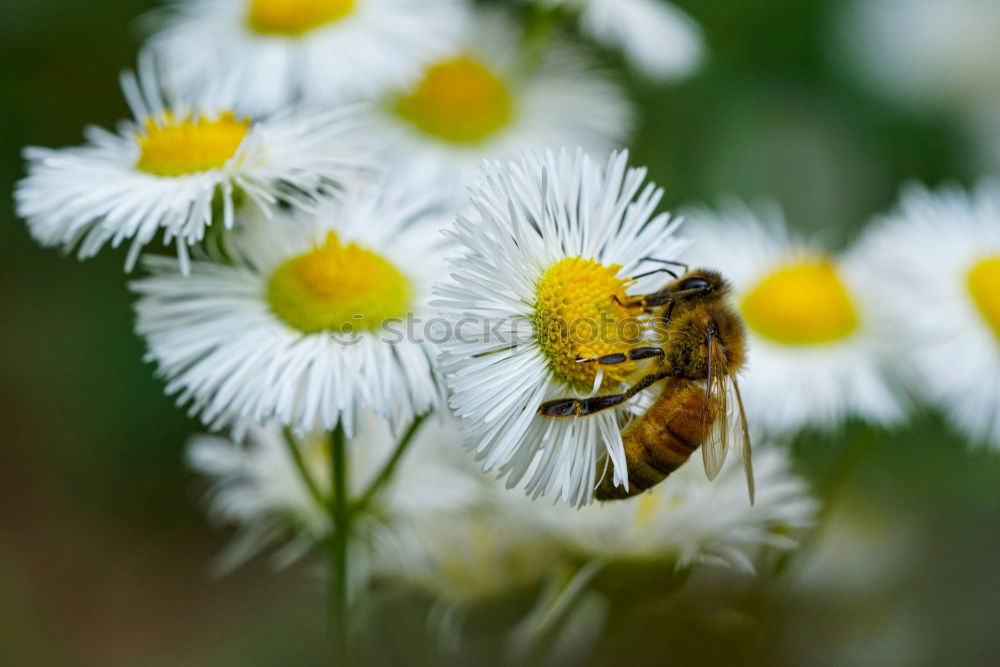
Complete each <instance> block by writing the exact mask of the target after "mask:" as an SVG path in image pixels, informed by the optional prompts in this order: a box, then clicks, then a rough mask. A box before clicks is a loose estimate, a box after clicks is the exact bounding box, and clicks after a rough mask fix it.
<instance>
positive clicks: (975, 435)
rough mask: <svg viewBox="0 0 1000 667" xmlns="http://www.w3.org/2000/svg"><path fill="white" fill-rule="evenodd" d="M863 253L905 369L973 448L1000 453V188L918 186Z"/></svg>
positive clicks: (868, 284)
mask: <svg viewBox="0 0 1000 667" xmlns="http://www.w3.org/2000/svg"><path fill="white" fill-rule="evenodd" d="M860 254H862V256H863V257H864V258H865V259H866V260H867V264H868V266H869V268H870V273H869V275H870V278H869V279H868V281H867V282H866V284H865V289H866V290H868V291H869V292H870V293H871V294H872V296H873V298H874V299H876V300H877V302H878V303H879V304H880V308H881V309H882V312H883V314H884V315H885V316H886V317H887V318H888V319H889V321H890V322H891V326H892V331H893V337H894V340H895V341H896V344H895V346H894V348H893V349H894V352H893V359H894V360H896V361H897V362H898V363H899V366H900V370H901V371H902V372H904V374H905V376H906V377H908V378H909V379H910V380H912V382H913V386H914V388H915V389H916V391H917V392H918V393H919V394H920V395H922V396H925V397H929V398H931V399H932V400H933V401H934V402H936V403H937V404H938V405H940V406H941V407H942V409H943V410H944V411H945V413H946V415H947V416H948V418H949V420H950V421H951V422H952V424H954V426H955V427H956V428H958V429H959V430H961V431H962V432H963V433H965V434H966V435H967V436H968V437H969V438H970V439H972V440H973V441H975V442H980V443H988V444H990V445H992V446H993V447H998V448H1000V184H997V183H995V182H984V183H982V184H981V185H980V186H979V187H978V188H976V189H975V190H974V191H973V192H971V193H966V192H963V191H961V190H959V189H943V190H941V191H940V192H936V193H933V192H929V191H927V190H924V189H922V188H919V187H913V188H911V189H909V190H908V191H906V192H905V193H904V194H903V197H902V199H901V201H900V204H899V208H898V210H897V211H896V212H894V213H893V214H892V215H890V216H887V217H886V218H885V219H883V220H881V221H880V222H878V223H877V224H876V225H875V226H874V227H873V228H872V229H871V230H870V231H869V232H868V233H867V234H866V236H865V237H864V238H863V240H862V244H861V248H860Z"/></svg>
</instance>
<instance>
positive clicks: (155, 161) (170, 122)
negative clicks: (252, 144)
mask: <svg viewBox="0 0 1000 667" xmlns="http://www.w3.org/2000/svg"><path fill="white" fill-rule="evenodd" d="M249 127H250V119H249V118H244V119H239V118H237V117H236V114H234V113H233V112H231V111H227V112H225V113H223V114H220V115H219V117H218V118H216V119H214V120H211V119H208V118H198V119H197V120H194V119H191V118H190V117H185V118H175V117H174V116H173V114H171V113H170V112H169V111H168V112H167V113H165V114H164V115H163V118H161V119H160V122H159V123H158V122H157V121H156V120H155V119H153V118H147V119H146V123H145V128H144V130H143V131H142V132H140V133H139V134H138V135H137V136H136V139H137V140H138V142H139V149H140V153H139V161H138V162H136V165H135V168H136V169H138V170H139V171H145V172H147V173H150V174H155V175H157V176H184V175H185V174H194V173H197V172H199V171H207V170H209V169H219V168H221V167H223V166H225V164H226V162H228V161H229V159H230V158H231V157H233V156H234V155H235V154H236V151H237V150H238V149H239V147H240V144H242V143H243V138H244V137H245V136H246V134H247V130H248V129H249Z"/></svg>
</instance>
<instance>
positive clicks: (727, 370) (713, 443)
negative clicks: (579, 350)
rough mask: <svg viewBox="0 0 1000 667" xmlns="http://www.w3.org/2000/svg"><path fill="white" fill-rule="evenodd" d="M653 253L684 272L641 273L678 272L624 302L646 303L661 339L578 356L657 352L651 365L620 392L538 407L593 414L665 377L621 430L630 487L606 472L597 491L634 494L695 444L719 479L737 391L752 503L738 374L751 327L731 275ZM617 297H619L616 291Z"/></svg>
mask: <svg viewBox="0 0 1000 667" xmlns="http://www.w3.org/2000/svg"><path fill="white" fill-rule="evenodd" d="M650 259H651V258H650ZM654 261H659V262H661V263H664V264H668V265H669V264H673V265H677V266H681V267H683V270H684V274H683V275H681V276H677V274H676V273H674V272H673V271H671V270H670V269H657V270H656V271H651V272H649V273H647V274H642V276H645V275H649V274H652V273H658V272H665V273H669V274H670V275H671V276H672V277H673V280H672V281H671V282H669V283H667V285H666V286H664V287H663V288H662V289H660V290H659V291H657V292H654V293H652V294H648V295H645V296H639V297H635V298H632V299H629V301H628V302H627V303H623V304H621V305H624V306H626V307H629V308H635V309H640V308H641V309H642V312H644V313H647V314H649V315H651V316H653V317H654V318H658V320H659V322H657V324H658V329H659V331H660V332H661V333H662V334H663V335H662V345H659V346H647V347H636V348H633V349H631V350H629V351H628V352H627V353H618V354H610V355H607V356H604V357H597V358H595V359H581V360H579V361H580V362H581V363H596V364H602V365H610V364H620V363H625V362H628V361H638V360H641V359H654V360H655V362H654V364H653V366H652V367H651V369H649V372H648V373H647V374H646V375H645V376H644V377H642V378H641V379H640V380H639V381H638V382H636V383H635V384H634V385H632V386H631V387H629V388H628V389H627V390H626V391H624V392H622V393H618V394H607V395H598V396H593V397H591V398H564V399H557V400H553V401H547V402H545V403H543V404H542V405H541V407H540V408H539V409H538V413H539V414H540V415H542V416H544V417H550V418H564V417H581V416H584V415H590V414H594V413H596V412H600V411H601V410H607V409H609V408H613V407H615V406H618V405H621V404H622V403H624V402H626V401H628V400H629V399H631V398H632V397H633V396H635V395H636V394H638V393H639V392H641V391H644V390H646V389H649V388H650V387H652V386H653V385H655V384H657V383H662V385H661V386H662V391H661V392H660V394H659V396H658V397H657V398H656V399H655V400H654V401H653V403H652V405H651V406H650V407H649V409H648V410H646V411H645V413H643V414H642V415H641V416H638V417H636V418H634V419H633V420H632V421H631V422H630V423H629V424H628V425H627V426H626V427H625V429H624V431H623V432H622V443H623V445H624V449H625V461H626V464H627V469H628V483H629V486H628V490H626V489H625V488H624V487H621V486H615V485H614V482H613V479H612V476H611V475H608V474H605V475H604V476H603V477H602V479H601V481H600V483H599V484H598V486H597V488H596V490H595V492H594V495H595V497H596V498H597V499H598V500H614V499H619V498H627V497H629V496H634V495H636V494H638V493H641V492H643V491H645V490H646V489H649V488H651V487H653V486H655V485H656V484H659V483H660V482H662V481H663V480H664V479H666V477H667V476H668V475H670V473H672V472H674V471H675V470H677V469H678V468H679V467H681V466H682V465H683V464H684V463H685V462H686V461H687V460H688V459H689V458H690V457H691V455H692V454H693V453H694V451H695V450H696V449H698V447H701V453H702V462H703V463H704V466H705V473H706V475H707V476H708V478H709V479H710V480H711V479H714V478H715V476H716V475H717V474H718V473H719V470H720V469H721V468H722V464H723V462H724V461H725V458H726V453H727V452H728V451H729V441H730V438H731V433H732V431H733V430H734V429H733V428H732V426H733V424H731V411H730V407H731V402H730V399H735V407H736V409H737V410H736V411H737V412H738V414H739V434H738V436H737V437H738V438H739V440H740V448H741V454H742V457H743V470H744V473H745V475H746V480H747V490H748V492H749V495H750V504H753V500H754V481H753V466H752V463H751V445H750V433H749V429H748V428H747V420H746V415H745V413H744V409H743V398H742V397H741V396H740V387H739V384H738V382H737V380H736V374H737V373H738V372H739V370H740V369H741V368H742V366H743V363H744V360H745V356H746V334H745V331H744V327H743V320H742V319H741V318H740V316H739V315H738V314H737V313H736V311H735V310H734V309H733V308H732V306H730V305H729V303H728V297H729V294H730V291H731V288H730V286H729V283H728V282H726V280H725V279H723V277H722V276H721V275H720V274H719V273H717V272H715V271H711V270H708V269H696V270H694V271H688V270H687V267H686V266H685V265H683V264H680V263H679V262H671V261H667V260H654ZM642 276H635V277H636V278H639V277H642ZM612 298H613V299H615V300H616V301H617V298H616V297H612ZM619 303H620V302H619Z"/></svg>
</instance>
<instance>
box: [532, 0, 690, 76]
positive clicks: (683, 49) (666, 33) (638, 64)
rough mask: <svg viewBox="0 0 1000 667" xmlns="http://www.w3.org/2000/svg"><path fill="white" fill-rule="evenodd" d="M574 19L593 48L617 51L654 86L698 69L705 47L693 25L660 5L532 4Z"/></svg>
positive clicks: (625, 1)
mask: <svg viewBox="0 0 1000 667" xmlns="http://www.w3.org/2000/svg"><path fill="white" fill-rule="evenodd" d="M535 2H537V3H538V4H540V5H542V6H546V7H567V8H569V9H570V10H571V11H573V12H576V13H578V14H579V21H580V29H581V30H582V31H583V32H584V33H585V34H587V35H589V36H590V37H592V38H594V40H595V41H597V43H599V44H602V45H604V46H607V47H610V48H613V49H621V50H622V52H623V53H624V54H625V57H626V58H627V59H628V61H629V63H631V64H632V66H633V67H635V68H636V69H638V70H639V71H640V72H642V73H643V74H645V75H646V76H648V77H650V78H651V79H654V80H658V81H665V80H671V79H681V78H684V77H686V76H688V75H690V74H691V73H692V72H694V70H695V69H697V68H698V66H699V65H700V64H701V61H702V59H703V57H704V51H705V46H704V42H703V40H702V37H701V30H700V28H699V27H698V24H697V23H695V22H694V20H693V19H692V18H691V17H690V16H688V15H687V14H685V13H684V12H683V11H681V10H680V9H679V8H678V7H677V6H675V5H673V4H671V3H669V2H663V0H535Z"/></svg>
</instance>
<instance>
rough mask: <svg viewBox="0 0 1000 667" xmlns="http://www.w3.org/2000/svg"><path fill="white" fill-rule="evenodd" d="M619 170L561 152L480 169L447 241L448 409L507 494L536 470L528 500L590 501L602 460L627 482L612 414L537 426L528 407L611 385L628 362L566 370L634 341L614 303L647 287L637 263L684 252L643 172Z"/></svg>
mask: <svg viewBox="0 0 1000 667" xmlns="http://www.w3.org/2000/svg"><path fill="white" fill-rule="evenodd" d="M627 159H628V154H627V153H625V152H621V153H616V154H614V155H613V156H612V157H611V158H610V159H609V160H608V162H607V165H606V166H605V167H603V168H602V167H601V166H600V165H599V164H598V163H596V162H594V161H593V160H592V159H591V158H590V157H588V156H587V155H586V154H584V153H583V152H582V151H577V152H575V153H573V152H569V151H563V152H561V153H558V154H556V153H552V152H548V153H546V154H544V155H525V156H523V157H522V158H521V159H520V160H519V161H516V162H509V163H494V164H492V165H487V168H486V169H485V171H484V174H483V176H484V180H483V182H482V183H481V184H480V185H478V186H477V187H476V188H473V189H472V191H471V196H472V204H473V211H472V213H471V214H469V215H468V216H465V215H463V216H459V218H458V223H457V226H456V228H455V230H454V231H453V232H452V234H451V236H452V237H453V238H454V240H456V241H457V242H458V243H459V244H461V245H462V246H464V252H465V254H464V255H462V256H461V257H459V258H457V259H454V260H452V261H451V262H450V264H451V280H450V281H449V282H446V283H443V284H439V285H437V286H436V289H435V292H436V294H438V295H439V296H440V297H441V298H440V299H439V300H438V301H437V302H436V305H438V306H441V307H443V308H445V309H447V311H448V317H450V318H451V321H452V324H453V327H454V331H453V335H452V336H451V337H450V338H449V339H448V340H446V341H445V342H444V343H442V344H441V346H440V347H441V350H442V356H441V364H442V368H443V370H444V372H445V374H446V375H447V381H448V385H449V388H450V389H451V392H452V397H451V405H452V407H453V408H454V411H455V413H456V414H458V415H459V416H460V417H463V418H465V419H466V420H467V424H468V427H469V430H470V432H471V433H472V434H473V436H474V440H475V448H476V452H477V454H478V456H479V458H481V459H482V461H483V467H484V469H485V470H499V471H500V473H501V475H506V476H507V480H508V486H514V485H516V484H518V483H519V482H520V481H521V480H522V478H523V477H525V474H526V473H527V472H528V470H529V468H532V467H533V466H534V468H533V474H531V475H530V477H529V479H528V480H527V483H526V485H525V486H526V490H527V491H528V492H529V493H531V494H533V495H535V496H539V495H541V494H544V493H547V492H549V491H551V490H553V489H556V490H558V491H559V492H560V493H561V495H562V497H563V499H564V500H566V501H567V502H570V503H573V504H581V503H586V502H588V501H589V500H590V499H591V497H592V494H593V487H594V484H595V479H596V478H595V473H596V468H597V461H598V458H599V456H600V455H601V454H602V453H604V452H607V453H608V455H609V457H610V460H611V462H612V463H613V474H614V479H615V481H616V482H617V483H623V478H624V476H625V474H626V468H625V458H624V450H623V449H622V439H621V432H620V429H619V423H618V417H619V416H620V414H621V413H620V412H619V411H617V410H606V411H603V412H599V413H597V414H594V415H591V416H588V417H584V418H571V419H548V418H543V417H540V416H538V414H537V409H538V407H539V406H540V405H541V403H542V402H543V401H545V400H549V399H553V398H558V397H563V396H581V397H582V396H585V395H587V394H589V393H591V392H592V391H594V390H596V389H597V388H600V387H603V388H605V389H610V388H617V387H620V386H621V385H622V383H623V382H624V381H625V380H626V378H627V377H628V375H629V374H630V373H632V372H633V371H634V370H635V367H636V364H635V362H628V363H625V364H619V365H615V366H604V367H603V368H604V369H606V370H604V371H598V369H597V368H596V365H595V364H581V363H577V359H579V358H592V357H597V356H601V355H604V354H612V353H617V352H622V351H626V350H628V349H629V348H631V347H634V346H635V344H636V343H637V342H639V340H640V339H641V333H639V332H638V331H637V329H638V328H639V327H638V326H635V322H634V321H633V320H632V319H631V318H632V316H633V315H634V313H635V310H634V309H632V310H630V309H628V308H627V307H625V306H624V305H622V302H625V301H627V294H629V293H633V294H634V293H636V292H635V291H634V290H638V291H640V292H641V291H642V289H641V288H643V287H646V288H649V287H650V285H651V283H648V282H646V281H645V280H644V281H641V282H639V283H635V282H634V281H632V280H631V279H630V276H632V275H635V274H637V273H639V272H640V270H639V266H640V264H642V262H643V259H644V258H645V257H647V256H650V255H652V256H656V257H661V258H670V257H675V256H677V254H678V252H680V250H681V249H682V248H683V247H684V244H683V242H682V241H680V240H678V239H676V238H675V237H674V232H675V230H676V228H677V223H676V222H672V221H671V219H670V217H669V216H668V215H667V214H660V215H654V211H655V209H656V207H657V205H658V203H659V201H660V198H661V197H662V194H663V193H662V191H661V190H660V189H658V188H656V187H655V186H653V185H652V184H648V185H645V186H643V180H644V178H645V173H646V172H645V170H644V169H628V168H627ZM653 280H656V279H655V278H653ZM661 282H662V281H661ZM649 291H651V290H649V289H646V292H647V293H648V292H649ZM611 297H617V299H618V300H617V301H616V300H615V299H613V298H611ZM470 322H475V323H476V324H473V325H469V323H470ZM578 323H579V324H578ZM629 323H632V326H631V327H630V326H629ZM493 324H497V325H499V326H498V328H497V329H496V330H490V329H483V330H481V329H480V327H481V326H483V325H493ZM619 325H621V328H619ZM569 326H572V332H571V335H562V334H563V333H566V332H567V329H566V327H569ZM579 326H582V327H583V328H582V329H578V327H579ZM498 334H499V335H498Z"/></svg>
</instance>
